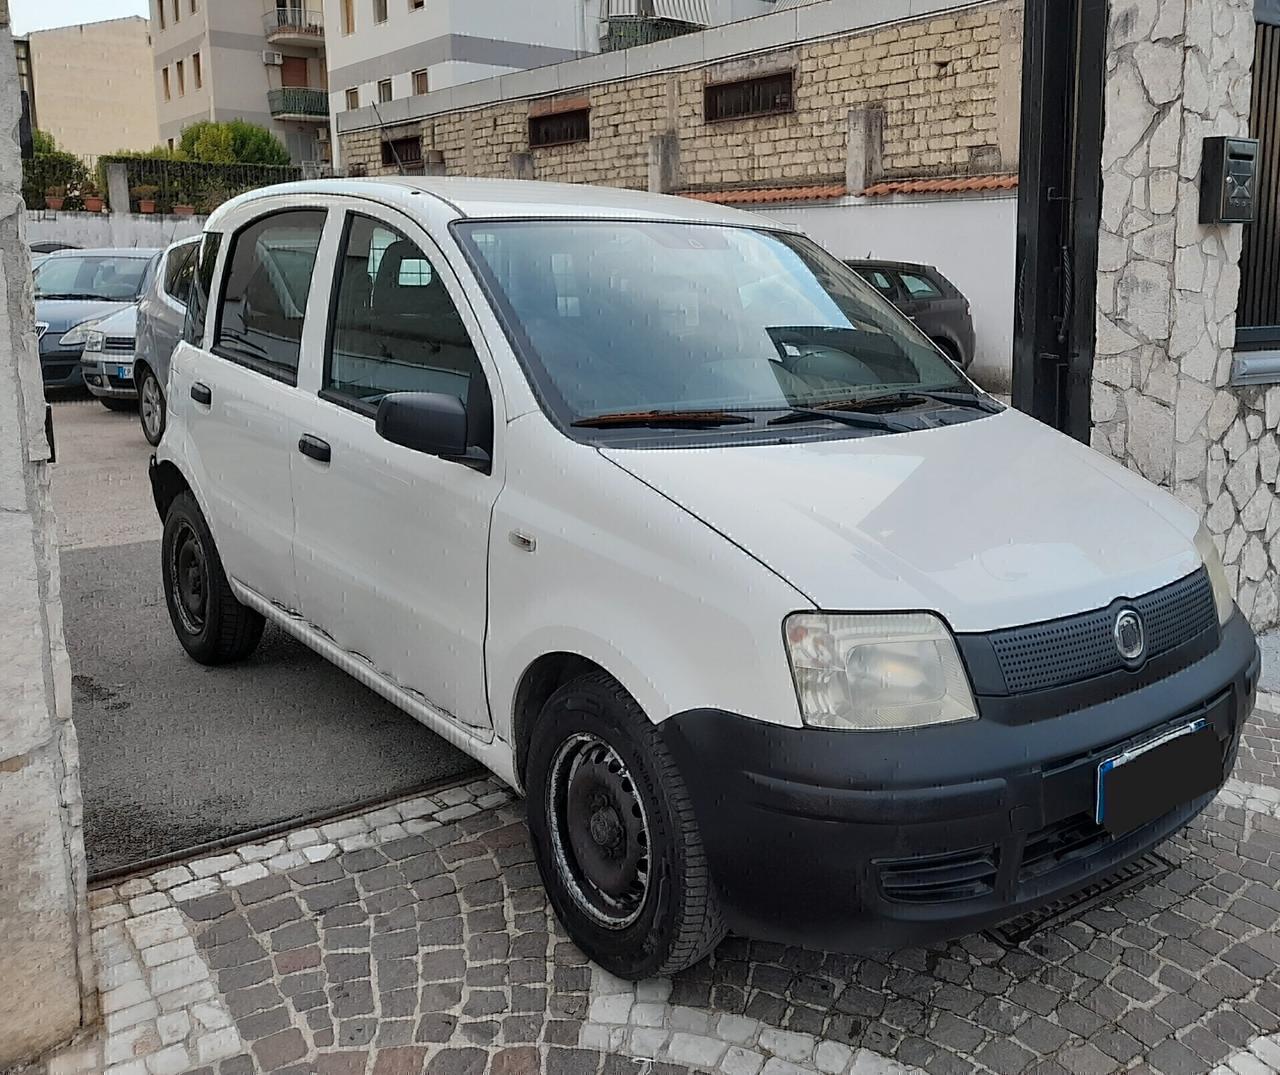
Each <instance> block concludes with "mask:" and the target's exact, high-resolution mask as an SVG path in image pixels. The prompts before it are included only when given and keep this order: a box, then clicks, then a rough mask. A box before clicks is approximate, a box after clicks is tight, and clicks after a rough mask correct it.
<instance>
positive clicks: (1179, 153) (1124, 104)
mask: <svg viewBox="0 0 1280 1075" xmlns="http://www.w3.org/2000/svg"><path fill="white" fill-rule="evenodd" d="M1253 6H1254V5H1253V0H1116V2H1115V3H1114V5H1113V7H1112V12H1111V27H1110V40H1109V49H1108V60H1107V82H1106V133H1105V136H1104V143H1103V155H1102V166H1103V192H1102V231H1101V235H1100V237H1099V258H1098V320H1097V329H1098V342H1097V360H1096V362H1095V365H1094V384H1093V419H1094V423H1095V425H1094V432H1093V443H1094V446H1095V447H1096V448H1099V449H1100V450H1102V451H1105V452H1109V453H1110V454H1112V455H1114V456H1115V457H1116V458H1117V459H1120V460H1121V461H1123V462H1124V463H1125V464H1127V465H1128V466H1130V467H1132V468H1133V469H1134V470H1137V471H1139V472H1140V473H1142V474H1143V475H1145V476H1146V477H1148V478H1150V479H1151V480H1152V481H1155V482H1159V483H1160V484H1162V485H1165V486H1168V487H1169V488H1171V489H1172V490H1173V491H1174V493H1175V494H1176V495H1177V497H1178V498H1179V499H1180V500H1181V501H1182V502H1183V503H1185V504H1187V505H1189V506H1190V507H1192V508H1193V509H1195V510H1196V511H1197V512H1199V513H1200V514H1201V515H1202V517H1204V518H1205V519H1206V521H1207V523H1208V525H1209V527H1210V528H1211V529H1212V531H1213V533H1214V536H1215V538H1216V539H1217V542H1218V546H1219V548H1220V549H1221V551H1222V554H1223V559H1224V561H1225V562H1226V564H1227V570H1228V574H1229V575H1230V577H1231V579H1232V581H1233V583H1235V585H1236V592H1237V598H1238V600H1239V603H1240V607H1241V608H1242V609H1243V610H1244V612H1245V613H1246V614H1247V615H1248V616H1249V617H1250V618H1251V619H1252V621H1253V623H1254V624H1255V625H1256V626H1258V627H1266V626H1271V625H1273V624H1274V623H1275V622H1276V621H1277V582H1278V575H1277V567H1278V566H1280V540H1277V538H1276V535H1277V532H1278V531H1280V508H1277V507H1276V495H1275V482H1276V477H1277V471H1278V470H1280V448H1277V443H1276V429H1277V426H1278V425H1280V389H1271V390H1260V389H1233V388H1231V387H1229V386H1228V383H1227V382H1228V380H1229V378H1230V373H1231V360H1232V347H1233V343H1234V340H1235V330H1236V302H1237V299H1238V295H1239V290H1240V270H1239V263H1240V246H1241V239H1242V231H1241V226H1240V225H1238V224H1236V225H1209V226H1206V225H1202V224H1200V223H1199V220H1198V217H1199V176H1200V161H1201V152H1202V146H1203V140H1204V138H1205V137H1207V136H1211V135H1247V134H1248V131H1249V107H1250V90H1251V82H1250V76H1251V68H1252V64H1253V53H1254V41H1255V26H1254V19H1253Z"/></svg>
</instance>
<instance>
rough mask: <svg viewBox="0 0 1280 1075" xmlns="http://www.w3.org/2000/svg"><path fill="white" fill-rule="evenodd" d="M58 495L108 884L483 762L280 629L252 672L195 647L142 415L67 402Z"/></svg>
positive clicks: (82, 732) (91, 796) (70, 628)
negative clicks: (204, 661) (114, 877)
mask: <svg viewBox="0 0 1280 1075" xmlns="http://www.w3.org/2000/svg"><path fill="white" fill-rule="evenodd" d="M54 430H55V438H56V441H57V451H58V460H59V461H58V463H57V465H56V466H55V468H54V478H53V493H54V503H55V507H56V510H57V514H58V529H59V539H60V543H61V548H62V591H63V608H64V616H65V629H66V636H67V646H68V649H69V650H70V654H71V667H72V674H73V685H74V692H75V694H74V717H75V724H76V729H77V731H78V733H79V736H80V757H81V764H82V767H83V768H82V774H81V779H82V783H83V788H84V800H85V839H86V843H87V847H88V855H89V865H90V869H91V871H92V872H93V873H94V875H97V876H101V875H103V874H105V873H111V872H115V871H118V870H121V869H124V868H127V867H130V866H136V865H137V864H139V863H141V862H147V861H151V860H154V859H157V858H160V857H164V856H169V855H174V854H178V853H181V852H184V851H190V850H192V849H195V848H203V847H205V846H208V845H210V844H216V843H217V842H219V841H223V840H227V839H229V838H234V837H241V838H249V837H256V836H259V835H263V834H264V833H266V832H270V831H271V830H272V829H273V828H275V827H279V826H281V825H288V826H296V825H298V824H300V823H302V822H303V821H304V820H307V819H312V818H319V817H327V816H329V815H332V814H334V813H338V812H342V811H347V810H351V809H353V808H355V807H358V806H361V805H363V804H367V803H373V802H380V801H382V800H384V799H386V798H389V797H392V796H398V795H405V794H409V793H411V792H414V791H418V790H421V789H424V788H429V787H435V786H439V785H440V784H441V783H442V782H449V781H451V780H452V778H455V777H457V776H459V775H462V774H468V773H475V772H476V767H475V766H474V764H473V763H472V762H471V761H470V759H468V758H466V757H465V756H464V755H463V754H461V753H459V752H458V751H456V750H454V749H453V748H452V747H451V746H449V745H448V744H446V743H445V742H444V740H442V739H440V738H439V737H438V736H436V735H434V734H432V733H431V732H428V731H427V730H426V729H425V728H423V727H422V726H421V725H419V724H418V723H417V722H416V721H414V720H412V719H410V718H409V717H406V716H405V715H404V714H402V713H401V712H400V711H399V710H398V709H396V708H395V707H393V706H391V705H390V704H388V703H387V702H385V701H383V700H382V699H381V698H379V697H378V696H377V695H375V694H373V693H372V692H371V691H369V690H368V689H367V688H365V687H363V686H361V685H360V684H359V683H357V682H356V681H355V680H353V679H351V678H350V677H349V676H347V675H345V674H344V673H342V672H339V671H338V670H337V669H336V668H334V667H333V666H332V665H330V664H328V663H327V662H325V661H323V660H321V659H320V658H319V657H317V656H315V654H313V653H312V652H311V651H310V650H308V649H307V648H306V647H304V646H303V645H302V644H301V643H299V642H296V641H295V640H293V639H292V638H290V637H288V636H287V635H285V634H284V633H283V632H281V631H278V630H276V629H274V628H271V627H268V628H267V633H266V635H265V636H264V638H263V642H262V645H261V646H260V647H259V648H258V650H257V652H256V653H255V654H254V655H253V657H252V658H251V659H250V660H249V661H247V662H245V663H244V664H241V665H237V666H232V667H228V668H216V669H215V668H205V667H203V666H201V665H198V664H196V663H195V662H194V661H192V660H191V659H190V658H188V657H187V655H186V654H185V653H184V652H183V650H182V648H181V646H180V645H179V644H178V641H177V639H176V638H175V637H174V634H173V629H172V627H171V626H170V624H169V618H168V614H167V612H166V610H165V603H164V594H163V590H162V588H161V584H160V566H159V562H160V561H159V555H160V554H159V547H160V544H159V538H160V522H159V520H158V518H157V517H156V512H155V507H154V505H153V504H152V501H151V488H150V484H149V482H148V479H147V460H148V458H149V456H150V454H151V449H150V448H149V446H148V445H147V443H146V441H144V440H143V438H142V433H141V431H140V429H139V427H138V420H137V416H136V415H133V414H128V413H125V414H121V413H111V412H108V411H107V410H105V409H104V408H103V407H102V406H100V405H99V404H98V403H97V402H96V401H92V400H75V401H63V402H57V403H55V404H54Z"/></svg>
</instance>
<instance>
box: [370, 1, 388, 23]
mask: <svg viewBox="0 0 1280 1075" xmlns="http://www.w3.org/2000/svg"><path fill="white" fill-rule="evenodd" d="M373 21H374V22H386V21H387V0H373Z"/></svg>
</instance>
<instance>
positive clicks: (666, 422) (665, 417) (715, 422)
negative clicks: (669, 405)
mask: <svg viewBox="0 0 1280 1075" xmlns="http://www.w3.org/2000/svg"><path fill="white" fill-rule="evenodd" d="M751 421H752V419H750V418H748V417H747V416H746V415H745V414H734V413H733V412H732V411H618V412H616V413H614V414H596V415H592V416H591V417H590V418H579V419H578V420H577V421H576V422H574V423H573V424H574V425H575V426H578V427H580V428H584V429H624V428H626V427H628V426H650V427H652V428H655V429H660V428H665V427H673V426H691V427H693V428H706V429H709V428H712V427H714V426H736V425H746V424H749V423H750V422H751Z"/></svg>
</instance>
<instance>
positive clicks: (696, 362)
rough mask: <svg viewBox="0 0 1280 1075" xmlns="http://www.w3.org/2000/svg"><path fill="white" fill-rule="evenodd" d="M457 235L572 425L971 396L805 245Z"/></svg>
mask: <svg viewBox="0 0 1280 1075" xmlns="http://www.w3.org/2000/svg"><path fill="white" fill-rule="evenodd" d="M458 231H459V233H460V236H461V238H462V241H463V243H464V245H465V246H466V247H467V248H468V250H469V253H470V255H471V257H472V259H473V261H474V262H475V263H476V264H477V266H478V268H479V270H480V272H481V274H482V275H483V276H485V277H486V283H487V284H488V286H489V289H490V291H491V292H492V293H493V294H495V295H496V296H497V299H498V305H499V307H500V308H501V310H502V312H503V313H504V314H505V316H506V319H507V321H508V324H509V325H510V327H511V330H512V333H513V335H514V336H515V337H516V340H517V344H518V346H519V347H520V349H521V350H522V351H523V352H524V354H525V358H526V361H527V364H528V366H529V368H530V373H531V375H532V376H533V378H534V380H535V381H536V382H538V384H539V387H540V388H541V389H542V392H543V395H544V397H545V398H546V399H547V400H548V402H549V404H550V406H551V407H552V408H553V409H555V410H556V411H558V412H559V415H560V418H561V419H562V421H564V422H566V423H567V424H572V423H573V422H575V421H578V420H581V419H584V418H591V417H594V416H599V415H602V414H617V413H623V412H649V411H699V412H701V411H715V410H731V411H742V410H767V409H787V408H790V407H813V406H820V405H824V404H830V403H833V402H836V401H841V400H856V399H861V398H865V397H871V396H875V395H880V394H883V393H885V392H897V391H903V392H905V391H911V390H926V389H928V390H932V389H937V390H965V391H968V390H971V389H970V385H969V382H968V381H967V380H966V379H965V378H964V377H963V376H962V375H961V374H960V373H959V372H958V371H957V370H956V368H955V367H954V366H952V365H951V364H950V363H949V362H948V361H947V360H946V359H945V358H943V357H942V355H940V354H939V353H938V351H937V350H936V349H935V348H934V347H933V345H932V344H930V343H929V341H928V340H927V339H926V338H925V337H923V336H922V335H921V334H920V333H919V332H918V331H917V330H916V329H915V327H914V326H913V325H911V324H910V323H909V322H907V321H905V320H904V318H903V317H902V315H901V314H899V313H898V312H897V311H896V310H894V309H893V308H892V307H891V306H889V305H888V303H886V302H885V301H884V300H883V299H881V298H880V296H879V295H877V294H876V293H875V291H874V290H873V289H872V288H871V287H870V286H868V285H867V284H866V283H864V282H863V281H862V279H861V278H860V277H858V276H857V275H856V274H855V273H853V272H852V271H851V270H850V269H848V268H846V267H845V266H844V265H842V264H841V263H840V262H838V261H836V260H835V259H834V258H832V257H830V256H829V255H827V254H826V253H824V252H823V251H822V250H821V249H819V248H818V247H817V246H815V245H814V244H813V243H811V242H809V241H808V240H806V239H804V238H802V237H799V236H795V235H788V234H780V233H775V232H769V231H762V230H755V229H750V228H737V227H725V226H718V225H705V224H681V223H651V222H631V221H560V220H549V221H519V222H516V221H511V222H493V221H477V222H475V223H466V224H462V225H459V227H458Z"/></svg>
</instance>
